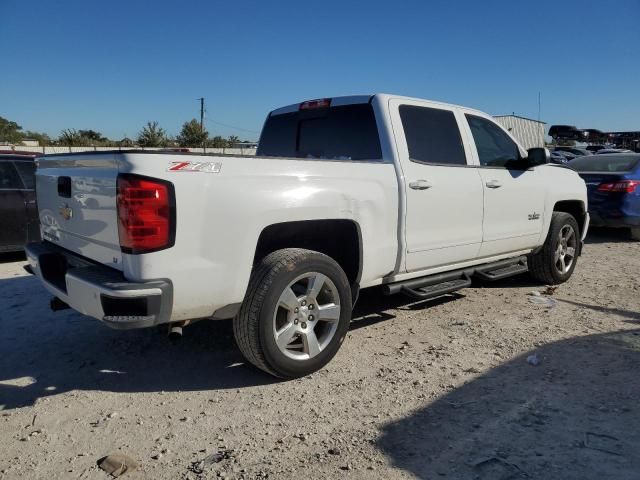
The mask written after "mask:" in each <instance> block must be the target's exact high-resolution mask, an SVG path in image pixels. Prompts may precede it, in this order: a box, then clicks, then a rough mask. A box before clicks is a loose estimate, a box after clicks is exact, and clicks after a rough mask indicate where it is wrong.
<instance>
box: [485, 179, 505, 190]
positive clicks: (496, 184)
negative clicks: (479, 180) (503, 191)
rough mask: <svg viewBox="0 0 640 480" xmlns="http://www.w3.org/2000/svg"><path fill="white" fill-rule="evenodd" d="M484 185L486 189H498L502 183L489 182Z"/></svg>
mask: <svg viewBox="0 0 640 480" xmlns="http://www.w3.org/2000/svg"><path fill="white" fill-rule="evenodd" d="M485 185H486V186H487V187H488V188H500V187H501V186H502V183H500V182H499V181H498V180H489V181H488V182H487V183H486V184H485Z"/></svg>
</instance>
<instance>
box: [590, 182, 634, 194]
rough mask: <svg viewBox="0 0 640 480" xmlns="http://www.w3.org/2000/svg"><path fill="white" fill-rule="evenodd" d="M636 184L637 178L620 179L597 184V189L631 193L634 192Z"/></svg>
mask: <svg viewBox="0 0 640 480" xmlns="http://www.w3.org/2000/svg"><path fill="white" fill-rule="evenodd" d="M638 185H640V181H637V180H622V181H620V182H608V183H601V184H600V185H599V186H598V191H599V192H622V193H633V192H635V190H636V187H637V186H638Z"/></svg>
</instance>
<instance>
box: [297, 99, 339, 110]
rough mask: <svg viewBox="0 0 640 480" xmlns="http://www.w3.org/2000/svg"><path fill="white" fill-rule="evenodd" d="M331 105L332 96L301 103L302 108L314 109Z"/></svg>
mask: <svg viewBox="0 0 640 480" xmlns="http://www.w3.org/2000/svg"><path fill="white" fill-rule="evenodd" d="M330 106H331V99H330V98H319V99H318V100H309V101H307V102H302V103H301V104H300V110H313V109H315V108H328V107H330Z"/></svg>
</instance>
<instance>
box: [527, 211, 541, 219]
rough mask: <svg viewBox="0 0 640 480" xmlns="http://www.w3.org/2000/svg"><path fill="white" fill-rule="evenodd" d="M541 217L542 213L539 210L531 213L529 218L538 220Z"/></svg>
mask: <svg viewBox="0 0 640 480" xmlns="http://www.w3.org/2000/svg"><path fill="white" fill-rule="evenodd" d="M539 218H540V214H539V213H537V212H533V213H530V214H529V220H538V219H539Z"/></svg>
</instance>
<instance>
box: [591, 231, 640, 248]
mask: <svg viewBox="0 0 640 480" xmlns="http://www.w3.org/2000/svg"><path fill="white" fill-rule="evenodd" d="M584 243H585V244H587V245H589V244H590V243H637V242H636V240H632V239H631V235H630V233H629V230H628V229H626V228H604V227H589V232H588V233H587V238H585V241H584Z"/></svg>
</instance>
